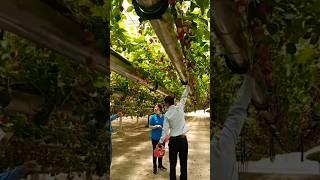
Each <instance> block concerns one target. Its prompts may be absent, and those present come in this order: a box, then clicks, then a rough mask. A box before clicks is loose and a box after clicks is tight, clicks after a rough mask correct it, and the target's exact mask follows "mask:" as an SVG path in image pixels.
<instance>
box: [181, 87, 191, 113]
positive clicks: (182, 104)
mask: <svg viewBox="0 0 320 180" xmlns="http://www.w3.org/2000/svg"><path fill="white" fill-rule="evenodd" d="M189 92H190V86H189V85H187V86H186V89H185V90H184V92H183V93H182V96H181V98H180V101H179V103H178V106H179V107H180V108H182V109H184V106H185V104H186V101H187V97H188V94H189Z"/></svg>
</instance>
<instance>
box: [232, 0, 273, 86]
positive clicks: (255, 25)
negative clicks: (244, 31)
mask: <svg viewBox="0 0 320 180" xmlns="http://www.w3.org/2000/svg"><path fill="white" fill-rule="evenodd" d="M236 7H237V13H238V14H240V15H241V16H243V17H245V16H246V15H248V16H247V20H248V26H249V27H248V29H249V32H250V33H251V35H252V39H253V45H254V47H255V53H254V57H255V59H256V61H257V62H258V63H259V64H260V65H259V66H260V67H261V70H262V72H263V74H265V79H264V81H265V82H266V84H267V86H268V89H269V90H271V88H272V77H271V72H272V44H271V43H272V41H271V40H270V38H268V34H267V32H268V31H267V28H266V27H267V26H268V24H270V23H271V22H270V19H271V15H272V10H273V9H272V6H271V5H270V4H268V3H266V2H262V1H257V0H253V1H251V2H249V1H248V0H237V1H236ZM247 12H248V13H247ZM268 33H269V34H270V32H268Z"/></svg>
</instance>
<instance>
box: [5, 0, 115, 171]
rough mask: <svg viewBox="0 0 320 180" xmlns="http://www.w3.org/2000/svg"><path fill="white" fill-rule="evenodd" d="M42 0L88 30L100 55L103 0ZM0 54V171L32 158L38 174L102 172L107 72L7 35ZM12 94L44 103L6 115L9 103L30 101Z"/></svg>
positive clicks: (104, 164)
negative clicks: (4, 140) (4, 138)
mask: <svg viewBox="0 0 320 180" xmlns="http://www.w3.org/2000/svg"><path fill="white" fill-rule="evenodd" d="M44 2H45V3H47V4H48V5H49V6H50V7H52V8H53V9H54V10H56V11H58V12H59V13H62V14H64V15H65V16H67V18H71V19H73V20H74V21H76V22H77V23H81V24H83V30H84V32H85V31H89V32H91V34H92V35H93V36H94V37H95V38H94V41H95V42H96V43H97V44H99V48H101V50H103V51H105V49H106V47H107V45H108V44H107V43H106V39H107V33H106V32H107V28H108V27H106V23H105V21H106V20H109V15H108V12H109V5H110V4H109V2H108V1H89V0H87V1H72V0H70V1H69V0H65V1H64V0H61V1H51V0H46V1H44ZM85 35H86V34H85ZM80 38H81V37H80ZM84 38H87V37H84ZM0 54H1V57H0V64H1V65H0V80H1V81H0V87H1V97H2V98H1V100H0V101H1V106H2V108H1V112H0V122H1V123H0V127H1V129H3V130H4V131H5V132H7V133H13V136H12V137H11V138H10V140H9V142H8V144H5V146H2V147H1V148H0V150H1V152H0V156H1V159H2V161H1V165H0V166H1V169H5V168H7V167H8V166H17V165H20V164H21V163H22V162H23V161H24V160H30V159H35V160H37V162H38V163H39V164H40V165H42V167H43V169H42V171H43V172H50V173H53V174H54V173H59V172H70V171H78V172H83V171H86V172H88V173H89V174H90V173H102V174H104V173H105V172H106V170H107V169H108V167H107V162H108V158H109V157H108V153H107V151H108V146H107V145H108V144H109V143H110V138H109V132H108V131H107V129H106V122H107V120H108V118H107V117H106V114H108V113H109V112H106V107H107V105H108V104H107V103H106V102H108V98H107V97H108V96H107V94H108V92H106V90H107V87H108V78H107V77H106V74H102V73H100V72H97V71H95V69H94V68H92V67H90V66H88V64H78V63H76V62H75V61H73V60H71V59H69V58H66V57H64V56H61V55H59V54H58V53H56V52H53V51H51V50H48V49H46V48H43V47H41V46H39V45H37V44H35V43H33V42H30V41H28V40H26V39H23V38H21V37H18V36H16V35H14V34H11V33H9V32H7V31H5V33H4V36H2V37H0ZM13 93H15V95H19V94H26V95H32V96H31V97H38V98H40V99H43V100H44V105H42V106H40V107H38V108H37V109H32V110H31V111H30V112H28V113H21V112H16V111H7V109H4V108H5V107H6V106H7V105H8V104H10V103H11V102H15V103H16V104H15V106H20V104H22V105H24V106H25V105H26V104H33V103H34V101H35V99H19V97H20V96H13ZM24 103H25V104H24ZM26 152H27V153H26ZM51 168H53V169H51ZM100 175H101V174H100Z"/></svg>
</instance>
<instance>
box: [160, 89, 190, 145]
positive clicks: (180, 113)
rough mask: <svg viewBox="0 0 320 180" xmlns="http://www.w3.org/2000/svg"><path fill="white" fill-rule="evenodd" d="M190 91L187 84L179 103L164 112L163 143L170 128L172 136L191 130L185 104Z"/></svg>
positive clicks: (161, 141) (161, 140)
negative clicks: (185, 112)
mask: <svg viewBox="0 0 320 180" xmlns="http://www.w3.org/2000/svg"><path fill="white" fill-rule="evenodd" d="M189 92H190V87H189V86H188V85H187V86H186V89H185V90H184V92H183V94H182V96H181V99H180V101H179V103H178V104H177V105H171V106H170V107H169V108H168V111H167V112H166V113H165V114H164V122H163V128H162V135H161V138H160V141H159V143H163V141H164V139H165V137H166V136H167V135H168V132H169V130H170V133H169V135H170V136H179V135H182V134H185V133H186V132H187V131H188V130H189V128H188V127H187V126H186V121H185V119H184V106H185V104H186V101H187V97H188V94H189Z"/></svg>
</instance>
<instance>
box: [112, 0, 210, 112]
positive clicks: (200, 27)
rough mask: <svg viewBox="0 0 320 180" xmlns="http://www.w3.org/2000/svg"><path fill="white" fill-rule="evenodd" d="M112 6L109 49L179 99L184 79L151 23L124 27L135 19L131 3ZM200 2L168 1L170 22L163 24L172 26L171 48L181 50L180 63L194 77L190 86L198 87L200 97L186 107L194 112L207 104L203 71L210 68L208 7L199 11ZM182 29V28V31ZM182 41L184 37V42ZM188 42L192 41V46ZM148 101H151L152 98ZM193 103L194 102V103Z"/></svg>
mask: <svg viewBox="0 0 320 180" xmlns="http://www.w3.org/2000/svg"><path fill="white" fill-rule="evenodd" d="M112 3H113V10H112V16H113V17H115V18H111V45H112V48H114V49H115V50H116V51H117V52H119V53H121V54H122V55H123V56H124V57H126V58H128V60H129V61H131V62H132V63H133V64H134V65H135V66H136V67H137V69H139V68H141V69H143V70H144V72H147V73H148V74H147V77H148V78H149V79H150V80H151V81H152V82H157V83H158V86H163V87H165V88H166V89H167V90H168V92H169V94H172V95H175V96H176V97H177V99H178V98H179V96H180V95H181V92H182V91H183V86H182V84H181V81H180V80H183V79H181V76H179V72H177V69H176V66H175V65H174V63H172V61H171V60H170V58H172V57H171V55H169V53H168V55H167V51H164V50H163V49H162V48H163V47H164V48H166V47H165V45H164V46H163V45H162V44H161V41H162V39H161V38H160V40H159V33H157V32H155V30H154V29H153V28H152V27H153V26H152V25H151V24H152V22H151V23H149V21H148V20H145V21H142V22H141V23H140V22H139V21H134V22H133V24H134V25H133V26H134V27H131V26H132V25H131V26H130V27H131V28H126V27H128V26H129V23H128V21H131V20H130V18H132V19H138V18H137V17H138V16H137V13H136V11H135V10H134V6H133V5H132V4H130V3H131V2H127V1H117V0H114V1H112ZM138 3H139V1H138ZM199 3H200V4H202V3H201V2H200V1H199V2H196V1H190V2H185V1H179V2H176V3H175V4H172V3H171V2H169V4H167V6H166V7H167V8H166V11H165V12H166V13H165V14H164V15H163V16H166V17H171V18H170V21H168V22H167V21H162V22H165V23H169V24H170V23H172V24H171V25H170V27H172V29H170V36H172V35H173V36H174V38H175V39H176V42H174V44H172V43H171V46H173V45H177V47H179V48H180V49H178V50H179V51H180V52H181V59H179V60H181V63H182V65H183V66H184V67H185V68H188V72H189V73H191V74H193V75H192V77H196V78H195V79H194V80H193V82H191V83H194V84H197V86H196V87H197V89H198V95H199V98H197V99H194V101H192V103H190V102H189V103H188V104H189V105H191V104H196V106H194V105H192V108H193V109H201V108H204V107H208V105H209V103H208V89H209V71H206V70H207V69H208V68H207V67H208V66H209V37H210V34H209V31H208V25H209V24H208V16H207V14H206V13H207V12H208V6H204V8H202V10H203V11H202V10H201V9H200V8H199V7H202V5H199ZM159 11H160V10H159ZM202 12H203V13H202ZM175 14H176V16H175ZM178 14H179V15H178ZM158 16H159V15H158ZM178 16H179V17H178ZM140 17H141V16H140ZM160 17H161V15H160ZM178 18H180V20H178ZM141 19H143V18H141ZM152 20H156V19H152ZM177 21H180V27H178V24H177V23H175V22H177ZM192 21H193V22H192ZM131 23H132V22H130V24H131ZM181 23H182V24H181ZM191 25H192V27H191ZM181 26H183V27H181ZM181 28H182V29H184V30H183V32H182V31H181ZM165 29H166V28H165ZM167 31H168V29H166V32H167ZM178 31H179V32H180V34H179V33H178ZM191 31H194V32H191ZM168 32H169V31H168ZM164 35H165V34H164ZM177 36H178V38H177ZM179 36H180V37H179ZM182 36H183V37H182ZM188 36H189V37H188ZM179 38H180V40H181V44H180V41H178V39H179ZM182 38H184V40H183V39H182ZM191 40H193V41H192V43H191ZM187 44H188V45H187ZM187 46H188V47H187ZM182 47H183V48H182ZM182 49H184V50H183V52H184V54H183V53H182ZM188 56H189V57H188ZM186 57H187V58H186ZM188 59H189V60H188ZM149 93H153V92H149ZM152 96H153V95H152ZM137 99H138V97H137ZM150 100H151V101H153V100H152V99H150ZM196 101H197V103H195V102H196ZM125 103H126V102H124V104H125ZM124 106H125V105H124Z"/></svg>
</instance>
